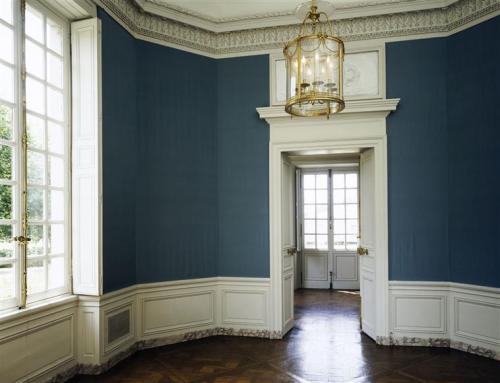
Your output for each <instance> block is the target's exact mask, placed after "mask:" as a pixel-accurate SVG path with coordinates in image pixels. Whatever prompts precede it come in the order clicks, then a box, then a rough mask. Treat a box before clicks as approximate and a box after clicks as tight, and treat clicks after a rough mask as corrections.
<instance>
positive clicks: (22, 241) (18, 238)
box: [13, 235, 31, 245]
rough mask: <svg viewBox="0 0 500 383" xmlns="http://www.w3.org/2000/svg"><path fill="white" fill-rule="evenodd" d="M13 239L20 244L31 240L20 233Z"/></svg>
mask: <svg viewBox="0 0 500 383" xmlns="http://www.w3.org/2000/svg"><path fill="white" fill-rule="evenodd" d="M13 239H14V241H16V242H19V243H20V244H21V245H25V244H26V243H28V242H29V241H31V238H29V237H25V236H24V235H20V236H18V237H14V238H13Z"/></svg>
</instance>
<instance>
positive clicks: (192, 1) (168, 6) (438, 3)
mask: <svg viewBox="0 0 500 383" xmlns="http://www.w3.org/2000/svg"><path fill="white" fill-rule="evenodd" d="M456 1H458V0H364V1H360V0H323V1H321V0H319V1H318V5H319V9H320V10H322V9H325V10H326V9H328V11H331V10H333V9H335V11H334V18H335V19H343V18H355V17H367V16H375V15H383V14H389V13H400V12H412V11H418V10H425V9H433V8H443V7H447V6H449V5H451V4H453V3H455V2H456ZM135 2H136V3H137V4H138V5H139V7H141V8H142V9H143V10H144V11H146V12H149V13H152V14H155V15H158V16H163V17H167V18H169V19H173V20H177V21H180V22H183V23H186V24H189V25H193V26H196V27H199V28H203V29H207V30H210V31H212V32H228V31H235V30H245V29H253V28H262V27H269V26H276V25H289V24H296V23H298V22H299V21H300V20H299V18H298V17H297V15H296V10H297V8H298V7H299V6H300V5H301V4H304V3H305V1H304V0H135Z"/></svg>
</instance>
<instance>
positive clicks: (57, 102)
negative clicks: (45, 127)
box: [47, 88, 64, 121]
mask: <svg viewBox="0 0 500 383" xmlns="http://www.w3.org/2000/svg"><path fill="white" fill-rule="evenodd" d="M63 110H64V109H63V94H62V92H59V91H58V90H54V89H51V88H47V114H48V116H49V117H52V118H54V119H56V120H59V121H62V120H63V119H64V112H63Z"/></svg>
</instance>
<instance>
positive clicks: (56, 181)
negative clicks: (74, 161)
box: [49, 156, 64, 187]
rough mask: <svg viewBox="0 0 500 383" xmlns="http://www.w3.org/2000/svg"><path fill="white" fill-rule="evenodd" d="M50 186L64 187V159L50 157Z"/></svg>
mask: <svg viewBox="0 0 500 383" xmlns="http://www.w3.org/2000/svg"><path fill="white" fill-rule="evenodd" d="M49 185H51V186H56V187H64V161H63V160H62V158H59V157H54V156H49Z"/></svg>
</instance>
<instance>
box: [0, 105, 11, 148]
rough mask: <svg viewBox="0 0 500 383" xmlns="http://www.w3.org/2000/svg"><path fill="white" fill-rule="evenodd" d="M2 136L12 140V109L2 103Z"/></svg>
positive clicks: (0, 136)
mask: <svg viewBox="0 0 500 383" xmlns="http://www.w3.org/2000/svg"><path fill="white" fill-rule="evenodd" d="M0 138H2V139H4V140H12V139H13V136H12V109H11V108H9V107H8V106H5V105H0Z"/></svg>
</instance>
